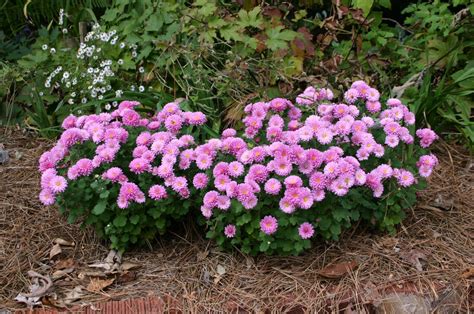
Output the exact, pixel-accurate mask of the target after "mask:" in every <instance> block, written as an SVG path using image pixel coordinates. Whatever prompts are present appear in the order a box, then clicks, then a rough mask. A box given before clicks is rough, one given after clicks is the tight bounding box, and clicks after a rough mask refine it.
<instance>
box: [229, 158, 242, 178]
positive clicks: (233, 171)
mask: <svg viewBox="0 0 474 314" xmlns="http://www.w3.org/2000/svg"><path fill="white" fill-rule="evenodd" d="M228 172H229V175H230V176H232V177H234V178H238V177H240V176H241V175H242V174H243V173H244V165H242V164H241V163H240V162H238V161H232V162H231V163H229V168H228Z"/></svg>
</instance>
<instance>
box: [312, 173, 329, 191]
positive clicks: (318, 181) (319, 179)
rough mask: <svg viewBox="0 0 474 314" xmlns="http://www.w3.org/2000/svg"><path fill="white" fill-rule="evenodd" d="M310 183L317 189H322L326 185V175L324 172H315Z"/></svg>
mask: <svg viewBox="0 0 474 314" xmlns="http://www.w3.org/2000/svg"><path fill="white" fill-rule="evenodd" d="M309 185H310V186H311V187H312V188H313V189H315V190H322V189H324V188H325V187H326V176H325V175H324V173H322V172H314V173H313V174H312V175H311V177H310V178H309Z"/></svg>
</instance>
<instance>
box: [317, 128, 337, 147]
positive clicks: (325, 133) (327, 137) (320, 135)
mask: <svg viewBox="0 0 474 314" xmlns="http://www.w3.org/2000/svg"><path fill="white" fill-rule="evenodd" d="M333 136H334V135H333V133H332V132H331V131H330V130H329V129H327V128H323V129H320V130H319V131H317V132H316V137H317V139H318V142H319V143H321V144H324V145H326V144H329V143H331V142H332V139H333Z"/></svg>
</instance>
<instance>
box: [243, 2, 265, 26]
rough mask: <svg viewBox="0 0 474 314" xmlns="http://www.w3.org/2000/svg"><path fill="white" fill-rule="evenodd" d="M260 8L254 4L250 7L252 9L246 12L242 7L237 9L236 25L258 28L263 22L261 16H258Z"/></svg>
mask: <svg viewBox="0 0 474 314" xmlns="http://www.w3.org/2000/svg"><path fill="white" fill-rule="evenodd" d="M260 11H261V9H260V7H259V6H256V7H255V8H253V9H252V11H249V12H247V11H246V10H244V9H242V10H240V11H239V13H238V15H239V21H238V22H237V24H238V25H240V26H241V27H243V28H245V27H255V28H260V27H261V24H262V22H263V20H262V18H261V17H259V16H258V15H259V13H260Z"/></svg>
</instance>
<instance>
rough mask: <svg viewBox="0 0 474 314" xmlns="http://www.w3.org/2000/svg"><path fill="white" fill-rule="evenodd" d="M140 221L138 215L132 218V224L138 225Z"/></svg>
mask: <svg viewBox="0 0 474 314" xmlns="http://www.w3.org/2000/svg"><path fill="white" fill-rule="evenodd" d="M139 221H140V216H138V215H133V216H132V217H130V222H131V223H132V224H134V225H136V224H137V223H138V222H139Z"/></svg>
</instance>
